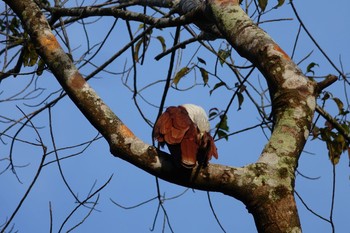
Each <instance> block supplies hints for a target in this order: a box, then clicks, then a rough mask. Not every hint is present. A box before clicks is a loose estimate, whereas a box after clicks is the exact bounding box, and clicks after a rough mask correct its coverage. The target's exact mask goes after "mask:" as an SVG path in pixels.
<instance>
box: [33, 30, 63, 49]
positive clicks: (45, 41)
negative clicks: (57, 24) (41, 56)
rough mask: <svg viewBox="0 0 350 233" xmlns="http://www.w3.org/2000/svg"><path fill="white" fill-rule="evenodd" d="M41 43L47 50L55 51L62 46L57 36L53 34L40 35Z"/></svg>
mask: <svg viewBox="0 0 350 233" xmlns="http://www.w3.org/2000/svg"><path fill="white" fill-rule="evenodd" d="M38 39H39V43H40V45H41V46H43V47H45V49H46V50H49V51H54V50H56V49H58V48H60V44H59V43H58V41H57V39H56V37H55V36H54V35H53V34H51V33H50V34H44V35H43V36H40V37H39V38H38Z"/></svg>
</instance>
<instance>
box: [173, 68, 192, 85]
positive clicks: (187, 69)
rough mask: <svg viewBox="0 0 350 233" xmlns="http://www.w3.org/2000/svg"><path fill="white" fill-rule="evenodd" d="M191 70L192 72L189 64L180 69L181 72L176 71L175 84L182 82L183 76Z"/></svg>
mask: <svg viewBox="0 0 350 233" xmlns="http://www.w3.org/2000/svg"><path fill="white" fill-rule="evenodd" d="M189 72H190V68H188V67H187V66H186V67H183V68H182V69H181V70H179V72H177V73H176V75H175V77H174V79H173V83H174V84H175V86H177V84H178V83H179V82H180V79H181V78H183V77H184V76H185V75H186V74H188V73H189Z"/></svg>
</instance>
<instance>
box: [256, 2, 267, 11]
mask: <svg viewBox="0 0 350 233" xmlns="http://www.w3.org/2000/svg"><path fill="white" fill-rule="evenodd" d="M258 3H259V7H260V9H261V10H262V11H265V8H266V6H267V0H259V1H258Z"/></svg>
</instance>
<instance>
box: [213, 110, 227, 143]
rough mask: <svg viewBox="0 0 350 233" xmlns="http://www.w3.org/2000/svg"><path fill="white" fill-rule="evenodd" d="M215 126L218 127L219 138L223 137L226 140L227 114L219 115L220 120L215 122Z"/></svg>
mask: <svg viewBox="0 0 350 233" xmlns="http://www.w3.org/2000/svg"><path fill="white" fill-rule="evenodd" d="M215 127H216V128H217V129H218V136H219V138H225V139H226V140H228V134H227V132H229V127H228V124H227V115H221V116H220V122H219V123H217V124H216V126H215Z"/></svg>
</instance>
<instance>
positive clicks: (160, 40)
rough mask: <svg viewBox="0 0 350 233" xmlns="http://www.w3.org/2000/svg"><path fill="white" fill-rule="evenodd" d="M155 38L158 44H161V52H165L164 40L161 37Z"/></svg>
mask: <svg viewBox="0 0 350 233" xmlns="http://www.w3.org/2000/svg"><path fill="white" fill-rule="evenodd" d="M156 38H157V39H158V40H159V42H160V43H161V45H162V49H163V52H165V50H166V44H165V40H164V38H163V37H162V36H157V37H156Z"/></svg>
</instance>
